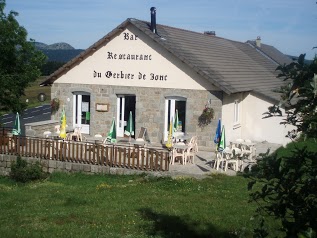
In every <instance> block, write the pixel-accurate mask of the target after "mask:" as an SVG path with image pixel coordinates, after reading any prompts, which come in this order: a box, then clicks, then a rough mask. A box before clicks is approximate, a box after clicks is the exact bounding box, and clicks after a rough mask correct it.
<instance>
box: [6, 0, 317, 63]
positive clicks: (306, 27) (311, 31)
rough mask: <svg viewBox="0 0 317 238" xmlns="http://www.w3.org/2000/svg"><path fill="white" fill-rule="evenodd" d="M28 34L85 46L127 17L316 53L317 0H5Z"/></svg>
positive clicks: (286, 50)
mask: <svg viewBox="0 0 317 238" xmlns="http://www.w3.org/2000/svg"><path fill="white" fill-rule="evenodd" d="M6 4H7V5H6V8H5V11H6V12H9V11H10V10H14V11H16V12H18V13H19V16H18V17H17V19H18V21H19V23H20V25H22V26H24V27H25V28H26V30H27V31H28V33H29V38H32V39H35V40H36V41H39V42H43V43H46V44H53V43H57V42H67V43H69V44H70V45H72V46H73V47H75V48H77V49H86V48H88V47H89V46H90V45H92V44H93V43H95V42H96V41H97V40H99V39H100V38H101V37H103V36H104V35H106V34H107V33H108V32H110V31H111V30H112V29H114V28H115V27H116V26H118V25H119V24H120V23H122V22H123V21H124V20H126V19H127V18H137V19H140V20H147V21H150V8H151V7H153V6H154V7H156V9H157V23H158V24H164V25H168V26H173V27H177V28H183V29H187V30H192V31H196V32H204V31H215V32H216V35H217V36H219V37H223V38H227V39H231V40H237V41H241V42H245V41H247V40H254V39H256V37H257V36H261V38H262V42H263V43H265V44H269V45H273V46H275V47H276V48H277V49H279V50H280V51H282V52H283V53H285V54H290V55H295V56H299V55H300V54H301V53H306V58H307V59H312V58H313V57H314V56H315V54H317V49H315V50H312V48H313V47H314V46H317V27H316V26H317V4H316V0H191V1H189V0H182V1H180V0H169V1H168V0H156V1H154V0H133V1H132V0H45V1H41V0H6Z"/></svg>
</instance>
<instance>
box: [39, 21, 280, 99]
mask: <svg viewBox="0 0 317 238" xmlns="http://www.w3.org/2000/svg"><path fill="white" fill-rule="evenodd" d="M129 24H132V25H134V26H135V27H137V28H138V29H139V30H140V31H142V32H144V33H145V34H146V35H148V36H149V37H150V38H152V39H153V40H154V41H155V42H157V43H158V44H159V45H161V46H162V47H164V48H165V49H166V50H167V51H169V52H170V53H172V54H174V55H175V56H176V57H178V58H179V59H180V60H181V61H183V62H184V63H185V64H187V65H188V67H191V68H192V69H193V70H195V71H196V72H197V73H198V74H200V75H201V76H203V77H204V78H206V79H207V80H208V81H209V82H211V83H212V84H214V85H215V86H217V87H218V88H219V89H221V90H223V91H224V92H225V93H227V94H232V93H238V92H248V91H252V92H254V93H257V94H260V95H262V96H265V97H267V98H269V99H273V100H279V95H278V94H276V93H273V92H272V90H273V89H276V88H277V87H279V86H280V85H281V80H279V79H277V78H276V72H275V69H276V67H277V64H276V63H275V62H273V61H272V60H271V59H269V58H268V57H266V56H264V55H263V54H261V53H259V51H257V50H256V48H255V47H251V46H250V45H249V44H248V43H242V42H237V41H232V40H228V39H224V38H221V37H217V36H210V35H205V34H203V33H197V32H193V31H188V30H184V29H178V28H174V27H169V26H164V25H159V24H158V25H157V33H158V34H155V33H153V32H152V31H151V30H150V23H149V22H145V21H140V20H137V19H130V18H129V19H127V20H126V21H124V22H123V23H122V24H120V25H119V26H118V27H117V28H115V29H114V30H113V31H111V32H110V33H108V34H107V35H106V36H104V37H103V38H101V39H100V40H99V41H97V42H96V43H95V44H93V45H92V46H91V47H89V48H88V49H87V50H86V51H84V52H83V53H81V54H80V55H79V56H78V57H76V58H75V59H73V60H71V61H70V62H68V63H67V64H66V65H64V66H63V67H62V68H61V69H59V70H57V71H56V72H54V73H53V74H52V75H50V76H48V78H47V79H46V80H45V81H44V82H43V83H42V84H41V85H48V84H52V83H53V82H54V81H55V80H56V78H57V77H58V76H59V75H61V74H62V73H63V72H64V71H65V70H69V69H70V68H71V67H72V66H73V65H75V64H76V62H77V61H78V60H83V59H84V58H85V57H86V56H88V55H91V53H92V52H93V51H95V50H97V49H98V48H99V47H102V45H104V44H105V43H106V42H107V41H109V40H111V37H112V36H113V35H114V34H116V33H117V32H118V31H120V30H123V29H124V28H125V27H126V26H127V25H129ZM278 52H279V51H277V50H276V52H275V54H277V53H278ZM279 53H280V54H282V53H281V52H279Z"/></svg>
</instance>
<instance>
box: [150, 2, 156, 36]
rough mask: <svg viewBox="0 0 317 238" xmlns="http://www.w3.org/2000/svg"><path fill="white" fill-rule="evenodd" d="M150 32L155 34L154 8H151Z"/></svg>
mask: <svg viewBox="0 0 317 238" xmlns="http://www.w3.org/2000/svg"><path fill="white" fill-rule="evenodd" d="M150 10H151V31H152V32H153V33H155V34H156V33H157V31H156V8H155V7H151V9H150Z"/></svg>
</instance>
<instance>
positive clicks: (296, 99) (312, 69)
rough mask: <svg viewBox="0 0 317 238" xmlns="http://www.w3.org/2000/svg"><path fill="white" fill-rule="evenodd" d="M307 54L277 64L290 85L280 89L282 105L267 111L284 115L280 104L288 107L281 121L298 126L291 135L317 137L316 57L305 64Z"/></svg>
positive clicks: (281, 74)
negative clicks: (287, 62) (281, 64)
mask: <svg viewBox="0 0 317 238" xmlns="http://www.w3.org/2000/svg"><path fill="white" fill-rule="evenodd" d="M304 62H305V55H304V54H303V55H300V56H299V58H298V62H293V63H291V64H289V65H284V66H278V67H277V70H279V71H280V73H279V75H278V77H279V78H283V80H284V81H285V82H287V84H286V85H285V86H283V87H281V88H280V89H279V90H277V92H279V93H281V102H280V105H278V106H277V105H274V106H272V107H270V108H269V112H266V113H265V114H266V115H267V117H268V116H274V115H276V114H281V111H280V109H279V108H280V106H282V107H284V108H285V109H286V119H285V121H284V122H282V124H290V125H293V126H295V127H296V128H297V130H296V131H293V132H292V134H293V135H296V134H297V133H302V134H303V135H304V136H305V137H308V138H309V137H313V138H316V136H317V58H315V59H314V60H313V62H312V63H311V64H305V63H304Z"/></svg>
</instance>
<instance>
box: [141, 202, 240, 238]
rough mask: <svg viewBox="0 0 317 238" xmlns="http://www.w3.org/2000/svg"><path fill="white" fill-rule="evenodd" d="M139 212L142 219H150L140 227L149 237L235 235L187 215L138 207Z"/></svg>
mask: <svg viewBox="0 0 317 238" xmlns="http://www.w3.org/2000/svg"><path fill="white" fill-rule="evenodd" d="M139 212H140V213H141V216H142V218H143V219H144V220H148V221H151V224H152V225H148V224H147V225H144V227H142V228H143V230H144V231H145V232H146V233H147V235H148V236H151V237H152V236H155V237H164V238H174V237H185V238H186V237H197V238H207V237H208V238H213V237H220V238H221V237H236V236H235V235H234V234H232V235H230V234H229V233H228V232H224V231H220V230H218V229H217V228H216V227H215V226H213V225H212V224H211V223H210V222H209V221H206V222H205V223H203V224H201V223H198V222H194V221H192V220H190V218H188V217H187V216H184V217H179V216H173V215H169V214H166V213H156V212H154V211H153V210H152V209H150V208H144V209H140V210H139ZM208 222H209V223H208Z"/></svg>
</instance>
